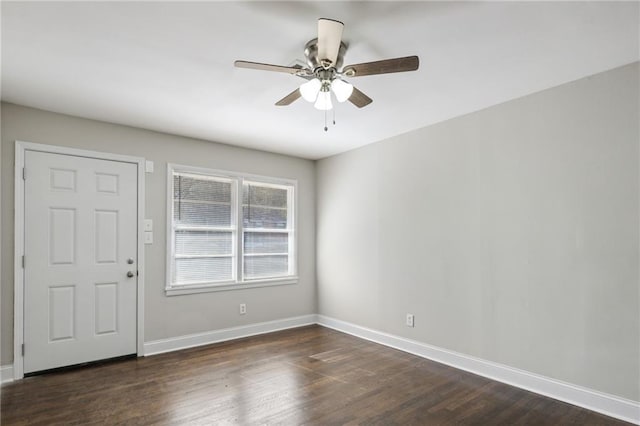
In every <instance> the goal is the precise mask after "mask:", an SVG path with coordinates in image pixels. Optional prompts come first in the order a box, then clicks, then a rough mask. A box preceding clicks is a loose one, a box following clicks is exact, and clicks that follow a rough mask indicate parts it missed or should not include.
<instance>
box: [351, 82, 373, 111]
mask: <svg viewBox="0 0 640 426" xmlns="http://www.w3.org/2000/svg"><path fill="white" fill-rule="evenodd" d="M349 102H351V103H352V104H354V105H355V106H357V107H358V108H362V107H366V106H367V105H369V104H370V103H371V102H373V99H371V98H370V97H368V96H367V95H365V94H364V93H362V92H361V91H359V90H358V89H356V88H355V87H354V88H353V93H351V96H350V97H349Z"/></svg>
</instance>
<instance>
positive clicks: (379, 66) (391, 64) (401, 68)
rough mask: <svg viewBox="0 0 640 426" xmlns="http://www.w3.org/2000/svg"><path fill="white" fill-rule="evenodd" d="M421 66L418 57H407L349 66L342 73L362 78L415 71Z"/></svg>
mask: <svg viewBox="0 0 640 426" xmlns="http://www.w3.org/2000/svg"><path fill="white" fill-rule="evenodd" d="M419 65H420V60H419V59H418V57H417V56H406V57H404V58H394V59H385V60H382V61H375V62H365V63H362V64H355V65H347V66H346V67H344V68H343V69H342V73H343V74H344V75H346V76H347V77H362V76H363V75H375V74H388V73H392V72H405V71H415V70H417V69H418V66H419Z"/></svg>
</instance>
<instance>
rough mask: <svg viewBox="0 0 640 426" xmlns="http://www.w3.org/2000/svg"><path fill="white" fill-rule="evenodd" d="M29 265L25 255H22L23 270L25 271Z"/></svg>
mask: <svg viewBox="0 0 640 426" xmlns="http://www.w3.org/2000/svg"><path fill="white" fill-rule="evenodd" d="M26 264H27V261H26V260H25V256H24V254H23V255H22V268H23V269H24V267H25V265H26Z"/></svg>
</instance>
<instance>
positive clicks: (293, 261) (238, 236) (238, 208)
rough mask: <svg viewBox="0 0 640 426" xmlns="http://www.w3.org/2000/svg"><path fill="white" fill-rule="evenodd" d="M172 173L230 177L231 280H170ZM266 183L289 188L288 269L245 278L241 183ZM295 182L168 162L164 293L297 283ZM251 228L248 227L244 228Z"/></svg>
mask: <svg viewBox="0 0 640 426" xmlns="http://www.w3.org/2000/svg"><path fill="white" fill-rule="evenodd" d="M175 173H178V174H179V173H184V174H187V175H194V176H196V177H197V175H200V176H203V177H205V178H206V177H211V178H220V179H225V180H227V179H228V180H231V182H232V185H231V191H232V194H231V200H232V201H231V203H232V205H231V211H232V213H231V214H232V223H231V227H232V228H233V230H232V235H233V236H232V240H233V244H232V265H233V266H232V268H233V271H232V276H233V278H232V279H231V280H227V281H215V282H198V283H193V284H180V285H176V284H174V283H173V282H172V281H173V280H172V277H173V268H174V259H175V253H174V247H175V229H174V223H173V208H174V207H173V205H174V198H173V197H174V192H173V177H174V174H175ZM245 180H246V181H248V182H251V183H255V184H257V185H260V184H264V185H265V186H269V185H275V186H287V187H289V188H291V189H290V190H288V194H287V222H288V223H289V222H291V225H288V226H287V230H286V231H284V232H288V234H289V244H292V248H290V249H289V262H290V264H289V273H288V275H286V276H284V275H283V276H277V277H264V278H262V277H260V278H249V279H247V278H245V277H244V247H243V245H244V234H245V228H244V223H243V213H242V206H243V201H242V200H243V194H242V190H243V183H244V181H245ZM297 193H298V182H297V180H295V179H286V178H276V177H270V176H262V175H255V174H249V173H241V172H231V171H227V170H219V169H209V168H204V167H195V166H187V165H182V164H173V163H167V200H166V205H167V220H166V225H167V234H166V258H167V260H166V277H165V293H166V295H167V296H173V295H181V294H193V293H204V292H213V291H226V290H240V289H246V288H255V287H267V286H276V285H285V284H296V283H297V282H298V276H297V272H298V238H297V234H298V232H297V225H298V217H297V212H298V208H297V202H298V197H297ZM246 229H247V230H250V229H251V228H246Z"/></svg>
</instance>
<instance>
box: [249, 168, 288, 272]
mask: <svg viewBox="0 0 640 426" xmlns="http://www.w3.org/2000/svg"><path fill="white" fill-rule="evenodd" d="M291 192H292V187H287V186H284V185H269V184H264V183H260V182H254V181H248V180H245V181H244V182H243V185H242V226H243V239H242V243H243V272H244V277H245V279H248V280H250V279H255V278H271V277H278V276H286V275H291V273H292V271H291V269H290V260H291V248H292V247H291V245H292V244H291V243H290V240H291V237H292V228H293V217H292V215H291V214H290V210H291V209H290V200H291V198H292V194H291Z"/></svg>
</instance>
